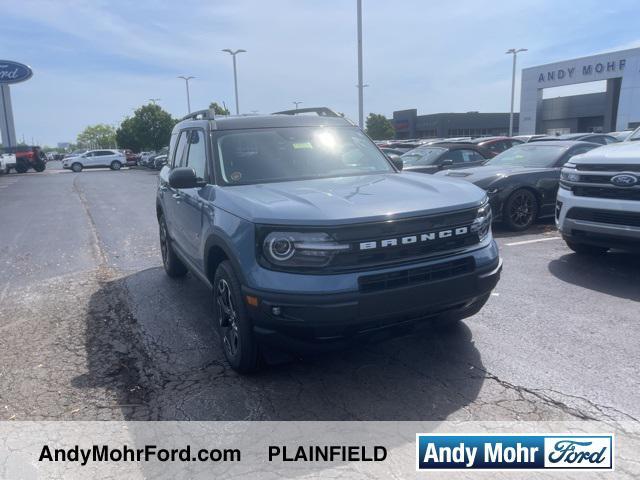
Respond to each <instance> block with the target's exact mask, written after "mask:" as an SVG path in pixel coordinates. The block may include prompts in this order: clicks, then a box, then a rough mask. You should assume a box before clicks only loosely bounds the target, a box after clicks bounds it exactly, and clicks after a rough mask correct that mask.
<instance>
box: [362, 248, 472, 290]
mask: <svg viewBox="0 0 640 480" xmlns="http://www.w3.org/2000/svg"><path fill="white" fill-rule="evenodd" d="M474 266H475V262H474V260H473V258H472V257H469V258H461V259H458V260H453V261H450V262H444V263H439V264H437V265H429V266H426V267H418V268H410V269H407V270H402V271H399V272H390V273H381V274H376V275H363V276H361V277H360V278H359V279H358V283H359V286H360V291H361V292H363V293H369V292H378V291H381V290H388V289H392V288H400V287H407V286H410V285H418V284H424V283H430V282H437V281H439V280H446V279H448V278H453V277H457V276H459V275H464V274H467V273H471V272H473V270H474Z"/></svg>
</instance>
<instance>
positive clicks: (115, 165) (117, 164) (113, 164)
mask: <svg viewBox="0 0 640 480" xmlns="http://www.w3.org/2000/svg"><path fill="white" fill-rule="evenodd" d="M109 168H110V169H111V170H120V169H121V168H122V164H121V163H120V162H119V161H117V160H114V161H113V162H111V165H109Z"/></svg>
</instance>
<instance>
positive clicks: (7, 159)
mask: <svg viewBox="0 0 640 480" xmlns="http://www.w3.org/2000/svg"><path fill="white" fill-rule="evenodd" d="M12 168H16V156H15V155H14V154H13V153H2V152H0V174H2V173H9V172H11V169H12Z"/></svg>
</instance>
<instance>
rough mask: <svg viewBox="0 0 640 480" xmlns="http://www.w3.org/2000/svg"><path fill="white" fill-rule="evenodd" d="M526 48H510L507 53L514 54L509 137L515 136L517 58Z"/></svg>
mask: <svg viewBox="0 0 640 480" xmlns="http://www.w3.org/2000/svg"><path fill="white" fill-rule="evenodd" d="M526 51H527V49H526V48H510V49H509V50H507V51H506V52H505V53H506V54H507V55H508V54H513V71H512V73H511V111H510V113H509V136H510V137H512V136H513V98H514V97H515V94H516V57H517V56H518V53H520V52H526Z"/></svg>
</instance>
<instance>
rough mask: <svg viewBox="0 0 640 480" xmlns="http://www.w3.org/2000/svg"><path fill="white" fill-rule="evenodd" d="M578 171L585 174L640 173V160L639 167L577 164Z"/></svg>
mask: <svg viewBox="0 0 640 480" xmlns="http://www.w3.org/2000/svg"><path fill="white" fill-rule="evenodd" d="M576 170H580V171H583V172H616V173H620V172H640V159H639V163H638V165H615V164H600V165H593V164H583V163H578V164H576Z"/></svg>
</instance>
